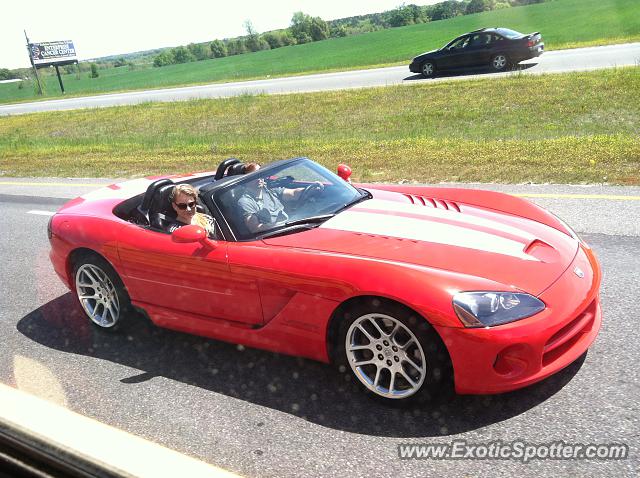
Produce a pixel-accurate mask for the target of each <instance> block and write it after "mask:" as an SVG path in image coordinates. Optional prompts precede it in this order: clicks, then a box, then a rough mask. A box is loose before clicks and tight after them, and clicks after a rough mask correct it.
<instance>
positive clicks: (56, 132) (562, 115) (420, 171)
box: [0, 67, 640, 184]
mask: <svg viewBox="0 0 640 478" xmlns="http://www.w3.org/2000/svg"><path fill="white" fill-rule="evenodd" d="M638 91H640V67H629V68H621V69H614V70H603V71H598V72H585V73H569V74H559V75H548V76H530V75H517V74H514V75H512V76H511V77H507V78H501V79H493V80H492V79H484V80H468V81H460V82H450V83H419V84H416V85H412V86H394V87H387V88H371V89H363V90H348V91H336V92H330V93H312V94H294V95H281V96H266V95H261V96H242V97H236V98H228V99H219V100H198V101H191V102H179V103H148V104H143V105H136V106H123V107H115V108H106V109H95V110H78V111H68V112H66V111H65V112H51V113H39V114H30V115H22V116H12V117H5V118H2V119H0V174H3V175H5V176H106V177H127V176H131V175H146V174H152V173H172V172H184V171H193V170H207V169H208V170H210V169H214V168H215V167H216V166H217V164H218V163H219V162H220V161H221V160H222V159H224V158H227V157H229V156H235V157H238V158H241V159H242V160H244V161H258V162H262V163H267V162H270V161H274V160H276V159H283V158H290V157H294V156H309V157H310V158H312V159H315V160H317V161H319V162H321V163H323V164H324V165H326V166H327V167H329V168H330V169H332V170H333V169H335V166H336V165H337V164H338V163H341V162H346V163H349V164H350V165H351V166H352V167H353V169H354V177H355V178H356V179H357V180H361V181H399V180H403V179H404V180H416V181H420V182H432V181H442V180H444V181H484V182H492V181H496V182H523V181H534V182H557V183H579V182H589V183H593V182H603V181H606V182H609V183H614V184H616V183H617V184H640V102H638V101H637V99H638Z"/></svg>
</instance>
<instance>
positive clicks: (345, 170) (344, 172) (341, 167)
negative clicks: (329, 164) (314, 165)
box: [338, 164, 351, 183]
mask: <svg viewBox="0 0 640 478" xmlns="http://www.w3.org/2000/svg"><path fill="white" fill-rule="evenodd" d="M338 176H340V177H341V178H342V179H344V180H345V181H346V182H348V183H350V182H351V179H350V177H351V168H350V167H349V166H348V165H346V164H338Z"/></svg>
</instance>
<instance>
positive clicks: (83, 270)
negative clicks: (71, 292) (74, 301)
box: [76, 264, 120, 328]
mask: <svg viewBox="0 0 640 478" xmlns="http://www.w3.org/2000/svg"><path fill="white" fill-rule="evenodd" d="M76 293H77V294H78V299H79V300H80V304H81V305H82V308H83V309H84V311H85V312H86V313H87V315H88V316H89V318H90V319H91V320H92V321H93V322H94V323H95V324H96V325H99V326H100V327H103V328H110V327H113V326H114V325H116V323H117V322H118V319H119V318H120V303H119V301H118V293H117V291H116V288H115V287H114V285H113V283H112V282H111V279H109V276H108V275H107V274H106V273H105V272H104V271H103V270H102V269H100V267H98V266H96V265H94V264H84V265H82V266H81V267H80V268H79V269H78V271H77V272H76Z"/></svg>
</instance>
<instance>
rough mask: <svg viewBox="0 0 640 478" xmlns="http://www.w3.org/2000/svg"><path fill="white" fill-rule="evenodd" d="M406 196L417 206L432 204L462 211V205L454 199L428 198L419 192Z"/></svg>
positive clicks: (439, 207)
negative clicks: (418, 193)
mask: <svg viewBox="0 0 640 478" xmlns="http://www.w3.org/2000/svg"><path fill="white" fill-rule="evenodd" d="M405 196H406V197H407V198H408V199H409V201H411V204H415V205H417V206H430V207H432V208H435V209H444V210H447V211H456V212H460V206H458V204H456V203H455V202H453V201H447V200H445V199H436V198H428V197H425V196H419V195H417V194H405Z"/></svg>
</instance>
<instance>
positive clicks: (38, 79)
mask: <svg viewBox="0 0 640 478" xmlns="http://www.w3.org/2000/svg"><path fill="white" fill-rule="evenodd" d="M24 37H25V38H26V39H27V51H28V52H29V61H30V62H31V66H32V67H33V72H34V73H35V75H36V81H37V82H38V94H39V95H40V96H42V85H40V77H39V76H38V68H36V65H35V63H33V55H32V54H31V48H30V46H29V37H28V36H27V30H24Z"/></svg>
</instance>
